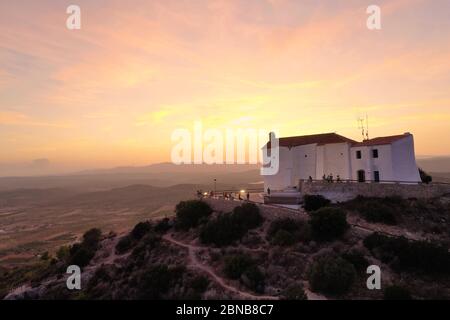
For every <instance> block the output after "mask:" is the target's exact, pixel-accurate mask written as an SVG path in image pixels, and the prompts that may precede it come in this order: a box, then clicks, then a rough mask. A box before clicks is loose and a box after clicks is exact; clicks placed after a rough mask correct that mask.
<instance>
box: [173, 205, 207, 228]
mask: <svg viewBox="0 0 450 320" xmlns="http://www.w3.org/2000/svg"><path fill="white" fill-rule="evenodd" d="M175 212H176V215H177V227H178V228H180V229H183V230H189V229H190V228H195V227H197V226H198V225H199V223H200V221H201V220H202V219H205V218H207V217H208V216H209V215H210V214H211V213H212V212H213V210H212V209H211V207H210V206H209V205H208V204H207V203H206V202H203V201H200V200H189V201H181V202H180V203H178V204H177V206H176V207H175Z"/></svg>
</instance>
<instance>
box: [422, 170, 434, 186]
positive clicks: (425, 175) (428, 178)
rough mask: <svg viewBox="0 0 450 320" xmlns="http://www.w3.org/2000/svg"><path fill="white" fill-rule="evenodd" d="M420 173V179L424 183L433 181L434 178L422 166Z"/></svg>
mask: <svg viewBox="0 0 450 320" xmlns="http://www.w3.org/2000/svg"><path fill="white" fill-rule="evenodd" d="M419 175H420V180H422V182H423V183H426V184H428V183H430V182H432V181H433V178H432V177H431V176H430V175H429V174H428V173H426V172H425V171H424V170H422V169H421V168H419Z"/></svg>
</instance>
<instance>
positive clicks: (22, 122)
mask: <svg viewBox="0 0 450 320" xmlns="http://www.w3.org/2000/svg"><path fill="white" fill-rule="evenodd" d="M0 124H2V125H7V126H30V127H52V128H70V127H72V125H71V124H68V123H52V122H46V121H40V120H38V119H35V118H32V117H29V116H27V115H25V114H23V113H20V112H14V111H0Z"/></svg>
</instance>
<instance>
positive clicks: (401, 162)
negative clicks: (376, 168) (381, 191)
mask: <svg viewBox="0 0 450 320" xmlns="http://www.w3.org/2000/svg"><path fill="white" fill-rule="evenodd" d="M392 159H393V161H392V163H393V173H394V177H395V180H397V181H407V182H420V181H421V180H420V174H419V169H418V168H417V164H416V157H415V152H414V138H413V135H408V136H406V137H405V138H403V139H401V140H397V141H395V142H394V143H392Z"/></svg>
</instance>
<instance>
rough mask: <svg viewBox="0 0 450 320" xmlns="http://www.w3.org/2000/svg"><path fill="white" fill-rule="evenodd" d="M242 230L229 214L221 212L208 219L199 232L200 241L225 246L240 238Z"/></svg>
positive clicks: (242, 233)
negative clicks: (212, 218) (214, 217)
mask: <svg viewBox="0 0 450 320" xmlns="http://www.w3.org/2000/svg"><path fill="white" fill-rule="evenodd" d="M243 235H244V230H243V228H242V226H240V225H238V224H236V221H235V220H234V219H233V216H232V215H231V214H221V215H219V216H218V217H217V218H216V219H214V220H211V221H209V222H208V223H207V224H206V225H205V226H204V227H203V228H202V230H201V232H200V241H201V242H202V243H205V244H209V243H212V244H214V245H216V246H218V247H221V246H227V245H230V244H232V243H233V242H234V241H236V240H238V239H240V238H242V236H243Z"/></svg>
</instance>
